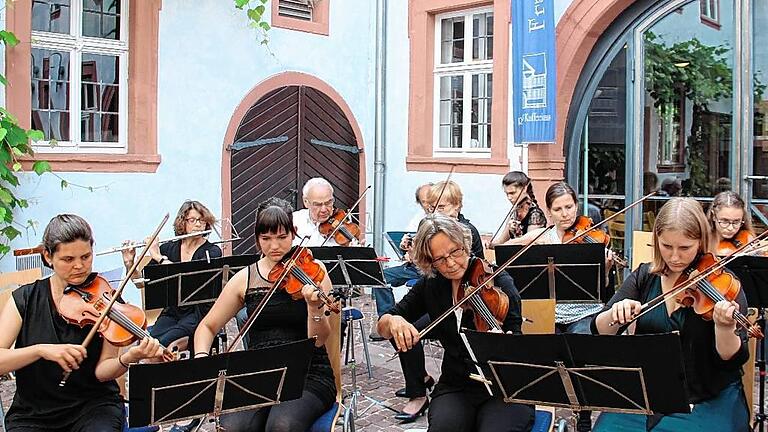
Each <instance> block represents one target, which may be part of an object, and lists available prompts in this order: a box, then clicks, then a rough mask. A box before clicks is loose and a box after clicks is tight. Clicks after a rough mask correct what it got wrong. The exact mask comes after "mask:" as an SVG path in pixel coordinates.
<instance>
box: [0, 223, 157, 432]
mask: <svg viewBox="0 0 768 432" xmlns="http://www.w3.org/2000/svg"><path fill="white" fill-rule="evenodd" d="M43 258H44V260H45V262H46V264H47V265H48V266H50V267H51V268H52V269H53V274H52V275H51V277H50V278H46V279H41V280H38V281H36V282H33V283H31V284H28V285H24V286H22V287H20V288H19V289H17V290H15V291H14V292H13V301H9V302H8V303H7V304H6V305H5V307H4V309H3V311H2V313H0V373H2V374H5V373H8V372H14V371H15V372H16V394H15V396H14V398H13V403H12V404H11V408H10V410H9V411H8V415H7V416H6V418H5V422H6V426H7V429H6V430H8V431H14V432H19V431H41V430H45V431H62V432H63V431H94V432H96V431H122V430H123V422H124V417H125V416H124V410H123V404H122V399H121V398H120V394H119V389H118V386H117V383H116V382H115V379H116V378H117V377H119V376H121V375H123V374H124V373H125V372H126V370H127V369H128V365H129V364H131V363H135V362H138V361H139V360H142V359H145V358H160V357H161V356H162V352H163V350H162V348H161V347H160V344H159V343H158V341H157V340H156V339H152V338H145V339H143V340H142V341H141V342H140V343H139V344H138V345H136V346H133V347H131V348H130V349H129V350H127V351H125V352H123V353H120V350H119V348H118V347H116V346H113V345H112V344H110V343H109V342H107V341H104V340H102V338H100V337H97V338H95V339H94V340H93V342H92V343H91V344H89V345H88V347H87V348H84V347H83V345H82V342H83V341H84V340H85V337H86V335H87V334H88V332H89V331H90V326H86V327H83V328H81V327H80V326H77V325H73V324H68V323H67V321H65V320H64V318H62V311H61V310H60V307H59V305H60V303H61V300H62V298H63V297H64V295H65V294H64V290H65V288H67V287H68V286H74V285H80V284H82V283H83V282H85V280H86V279H87V278H88V276H90V274H91V271H92V264H93V235H92V233H91V227H90V226H89V225H88V222H86V221H85V220H84V219H83V218H81V217H79V216H76V215H71V214H61V215H58V216H56V217H54V218H53V219H51V221H50V222H49V223H48V226H46V228H45V232H44V233H43ZM14 343H15V347H14V348H11V347H12V346H14ZM64 371H66V372H70V371H71V372H72V373H71V375H70V377H69V380H68V381H67V383H66V385H64V386H63V387H59V381H60V380H61V378H62V372H64Z"/></svg>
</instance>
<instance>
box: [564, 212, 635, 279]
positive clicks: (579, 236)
mask: <svg viewBox="0 0 768 432" xmlns="http://www.w3.org/2000/svg"><path fill="white" fill-rule="evenodd" d="M563 243H575V244H603V245H605V247H606V248H608V246H609V245H610V243H611V236H610V235H608V233H607V232H605V231H603V230H601V229H595V227H594V224H593V222H592V218H590V217H587V216H584V215H579V216H576V220H575V221H574V222H573V225H571V226H570V227H569V228H568V229H566V230H565V234H564V235H563ZM613 261H614V262H615V263H616V266H617V267H621V268H626V267H627V260H626V258H623V257H619V256H618V255H614V256H613Z"/></svg>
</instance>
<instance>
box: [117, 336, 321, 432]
mask: <svg viewBox="0 0 768 432" xmlns="http://www.w3.org/2000/svg"><path fill="white" fill-rule="evenodd" d="M314 347H315V340H314V339H307V340H303V341H298V342H291V343H287V344H284V345H278V346H275V347H270V348H263V349H258V350H247V351H235V352H231V353H226V354H219V355H214V356H211V357H202V358H197V359H191V360H183V361H177V362H170V363H150V364H138V365H132V366H131V368H130V386H129V389H128V390H129V391H128V399H129V403H130V407H131V409H130V411H129V426H131V427H139V426H146V425H150V424H151V425H160V424H164V423H170V422H174V421H179V420H188V419H194V418H200V417H203V416H205V415H207V414H211V413H215V414H216V415H218V414H226V413H231V412H237V411H244V410H250V409H258V408H261V407H265V406H270V405H275V404H278V403H280V402H284V401H288V400H292V399H297V398H299V397H301V394H302V392H303V390H304V381H305V380H306V376H307V370H308V369H309V363H310V360H311V359H312V353H313V351H314Z"/></svg>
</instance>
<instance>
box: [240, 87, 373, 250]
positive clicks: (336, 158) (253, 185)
mask: <svg viewBox="0 0 768 432" xmlns="http://www.w3.org/2000/svg"><path fill="white" fill-rule="evenodd" d="M230 152H231V155H232V157H231V162H230V169H231V179H232V180H231V185H230V187H231V191H232V209H231V214H232V224H233V225H234V227H235V230H236V231H237V233H238V234H239V235H240V237H241V238H242V240H240V241H237V242H234V244H233V248H232V253H233V254H245V253H253V252H254V251H255V246H254V245H255V243H254V238H253V225H254V218H255V214H256V207H257V206H258V205H259V203H260V202H262V201H264V200H265V199H267V198H269V197H272V196H277V197H279V198H283V199H286V200H288V201H289V202H290V203H291V204H292V205H293V206H294V208H296V209H300V208H303V205H302V201H301V188H302V186H303V185H304V183H305V182H306V181H307V180H309V179H310V178H312V177H324V178H325V179H327V180H328V181H329V182H331V184H332V185H333V186H334V189H335V192H334V194H335V197H336V205H337V207H340V208H347V207H348V206H350V205H352V204H353V203H354V202H355V200H356V199H357V195H358V191H359V190H360V186H359V184H360V180H359V179H360V154H359V153H360V151H359V149H358V143H357V140H356V139H355V135H354V131H353V129H352V126H351V125H350V122H349V120H348V119H347V118H346V116H345V115H344V113H343V111H342V110H341V109H340V108H339V106H338V105H336V103H335V102H334V101H333V100H331V98H329V97H328V96H327V95H325V94H323V93H322V92H320V91H318V90H316V89H314V88H312V87H306V86H287V87H281V88H279V89H276V90H273V91H271V92H270V93H268V94H266V95H265V96H264V97H262V98H261V99H259V100H258V101H257V102H256V103H255V104H254V105H253V106H252V107H251V108H250V109H249V110H248V112H247V113H246V114H245V116H244V117H243V120H242V122H241V123H240V126H239V127H238V130H237V133H236V134H235V142H234V143H233V144H232V145H231V146H230Z"/></svg>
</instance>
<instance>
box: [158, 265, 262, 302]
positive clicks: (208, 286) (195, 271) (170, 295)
mask: <svg viewBox="0 0 768 432" xmlns="http://www.w3.org/2000/svg"><path fill="white" fill-rule="evenodd" d="M258 258H259V256H258V255H253V254H251V255H233V256H227V257H219V258H213V259H211V260H195V261H187V262H181V263H173V264H162V265H159V264H158V265H148V266H146V267H144V278H145V279H148V281H147V282H146V283H145V289H144V308H145V309H160V308H165V307H168V306H191V305H196V304H206V303H213V302H214V301H216V299H217V298H218V297H219V294H221V289H222V287H223V286H224V285H226V283H227V281H228V280H229V278H230V277H231V276H232V275H234V274H235V273H237V272H238V271H239V270H240V269H243V268H245V267H246V266H248V265H251V264H253V263H255V262H256V261H257V260H258Z"/></svg>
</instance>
